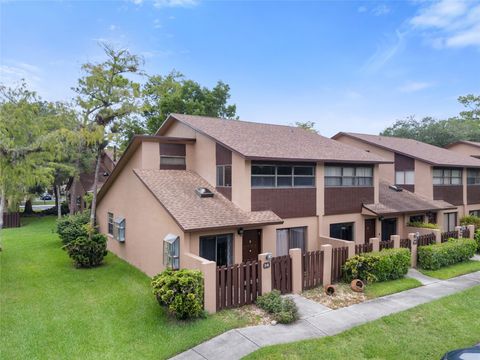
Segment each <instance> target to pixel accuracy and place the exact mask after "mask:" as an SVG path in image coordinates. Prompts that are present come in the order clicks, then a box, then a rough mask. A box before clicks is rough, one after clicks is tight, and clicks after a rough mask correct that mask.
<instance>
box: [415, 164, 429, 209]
mask: <svg viewBox="0 0 480 360" xmlns="http://www.w3.org/2000/svg"><path fill="white" fill-rule="evenodd" d="M415 193H416V194H419V195H422V196H425V197H427V198H428V199H430V200H433V170H432V165H430V164H427V163H425V162H423V161H420V160H415Z"/></svg>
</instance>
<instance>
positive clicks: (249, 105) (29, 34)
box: [0, 0, 480, 136]
mask: <svg viewBox="0 0 480 360" xmlns="http://www.w3.org/2000/svg"><path fill="white" fill-rule="evenodd" d="M0 21H1V24H0V26H1V28H0V30H1V34H0V51H1V52H0V60H1V63H0V77H1V81H2V82H3V83H6V84H8V85H10V84H12V83H13V82H15V81H17V80H18V79H19V78H22V77H23V78H25V79H26V80H27V82H28V83H29V84H30V85H31V87H32V88H34V89H35V90H37V91H38V92H39V93H40V95H42V96H43V97H44V98H46V99H48V100H68V99H70V98H71V97H72V95H73V94H72V92H71V90H70V88H71V87H72V86H74V85H75V82H76V79H77V78H78V77H79V76H80V74H81V72H80V66H81V64H82V63H84V62H86V61H99V60H101V59H102V57H101V55H102V54H101V50H100V48H99V47H98V42H99V41H107V42H110V43H112V44H114V45H116V46H119V47H127V48H129V49H130V50H131V51H132V52H134V53H137V54H141V55H143V57H144V58H145V70H146V71H147V72H148V73H150V74H166V73H167V72H169V71H170V70H172V69H176V70H178V71H180V72H182V73H184V74H185V75H186V76H187V77H189V78H191V79H194V80H196V81H198V82H200V83H201V84H203V85H206V86H213V85H214V84H215V83H216V81H217V80H223V81H225V82H226V83H228V84H229V85H230V86H231V94H232V99H231V102H233V103H236V104H237V113H238V115H239V116H240V118H241V119H244V120H250V121H259V122H269V123H280V124H292V123H294V122H295V121H314V122H315V123H316V128H317V130H319V132H320V133H321V134H323V135H326V136H331V135H333V134H335V133H336V132H338V131H358V132H369V133H378V132H379V131H381V130H382V129H383V128H385V127H386V126H388V125H389V124H391V123H393V122H394V121H395V120H396V119H401V118H405V117H407V116H409V115H415V116H416V117H417V118H421V117H422V116H426V115H432V116H435V117H439V118H443V117H448V116H453V115H456V114H458V112H459V111H460V110H461V106H460V105H459V104H458V103H457V100H456V99H457V97H458V96H459V95H464V94H467V93H476V94H479V93H480V70H479V69H480V68H479V64H480V1H476V2H475V1H468V2H458V1H455V2H454V1H440V2H426V1H410V2H408V1H396V2H391V1H388V2H376V1H375V2H374V1H368V2H354V1H349V2H338V1H337V2H319V1H318V2H300V1H296V2H287V1H281V2H275V1H263V2H256V1H248V2H245V1H244V2H234V1H201V0H156V1H147V0H144V1H141V0H134V1H127V0H125V1H48V2H41V1H31V2H27V1H21V2H16V1H5V0H3V1H1V2H0Z"/></svg>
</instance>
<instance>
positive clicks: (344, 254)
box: [332, 246, 348, 283]
mask: <svg viewBox="0 0 480 360" xmlns="http://www.w3.org/2000/svg"><path fill="white" fill-rule="evenodd" d="M347 260H348V247H346V246H345V247H338V248H333V249H332V283H334V282H339V281H340V280H341V279H342V267H343V265H344V264H345V263H346V262H347Z"/></svg>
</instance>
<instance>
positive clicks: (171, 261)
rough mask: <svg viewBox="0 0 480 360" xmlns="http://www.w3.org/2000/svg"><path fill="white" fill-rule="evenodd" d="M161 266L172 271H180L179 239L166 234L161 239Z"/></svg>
mask: <svg viewBox="0 0 480 360" xmlns="http://www.w3.org/2000/svg"><path fill="white" fill-rule="evenodd" d="M163 264H164V265H165V267H166V268H168V269H172V270H178V269H180V237H179V236H177V235H173V234H168V235H167V236H165V238H164V239H163Z"/></svg>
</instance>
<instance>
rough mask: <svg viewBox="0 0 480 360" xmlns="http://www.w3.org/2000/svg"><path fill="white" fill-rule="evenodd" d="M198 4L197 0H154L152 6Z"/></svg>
mask: <svg viewBox="0 0 480 360" xmlns="http://www.w3.org/2000/svg"><path fill="white" fill-rule="evenodd" d="M197 5H198V0H154V1H153V6H155V7H156V8H165V7H194V6H197Z"/></svg>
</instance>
